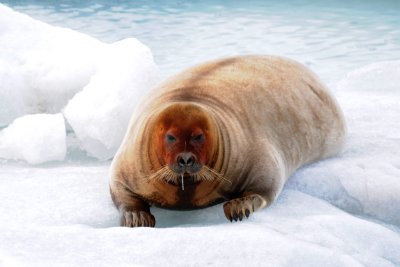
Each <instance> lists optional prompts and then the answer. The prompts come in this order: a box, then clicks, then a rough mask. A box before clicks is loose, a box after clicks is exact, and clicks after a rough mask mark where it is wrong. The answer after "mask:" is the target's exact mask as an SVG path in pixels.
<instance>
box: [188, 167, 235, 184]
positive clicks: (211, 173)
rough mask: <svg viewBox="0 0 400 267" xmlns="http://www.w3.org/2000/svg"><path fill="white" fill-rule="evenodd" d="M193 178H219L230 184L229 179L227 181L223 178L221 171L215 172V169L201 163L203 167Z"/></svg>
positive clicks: (205, 179)
mask: <svg viewBox="0 0 400 267" xmlns="http://www.w3.org/2000/svg"><path fill="white" fill-rule="evenodd" d="M194 176H195V179H198V180H199V181H210V182H212V181H214V180H221V181H223V182H227V183H230V184H232V182H231V181H229V180H228V179H227V178H225V177H224V176H223V175H222V174H221V173H219V172H217V171H216V170H214V169H212V168H210V167H208V166H205V165H203V167H202V168H201V169H200V171H199V172H197V173H196V174H195V175H194Z"/></svg>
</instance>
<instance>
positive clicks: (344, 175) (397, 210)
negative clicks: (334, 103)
mask: <svg viewBox="0 0 400 267" xmlns="http://www.w3.org/2000/svg"><path fill="white" fill-rule="evenodd" d="M399 67H400V61H392V62H383V63H376V64H372V65H368V66H366V67H363V68H360V69H357V70H355V71H352V72H351V73H350V74H349V75H347V78H346V79H344V80H342V81H340V82H339V83H338V87H340V88H341V89H343V90H342V91H339V92H338V94H337V97H338V100H339V103H340V105H341V107H342V108H343V111H344V114H345V117H346V120H347V124H348V140H347V144H346V146H345V149H344V151H343V153H342V154H341V155H340V156H339V157H336V158H334V159H329V160H326V161H322V162H318V163H315V164H312V165H310V166H307V167H305V168H302V169H301V170H299V171H298V172H296V174H295V175H294V177H292V179H290V180H289V185H288V187H289V188H296V189H297V190H301V191H303V192H306V193H308V194H311V195H313V196H316V197H319V198H322V199H325V200H327V201H329V202H331V203H333V204H335V205H336V206H338V207H340V208H342V209H344V210H346V211H348V212H351V213H355V214H364V215H368V216H371V217H372V218H375V219H379V220H382V221H385V222H387V223H391V224H395V225H400V198H399V194H400V179H399V178H400V157H399V151H400V119H399V114H400V105H399V103H400V90H398V89H399V85H400V73H399V72H398V71H399ZM373 73H375V74H376V75H375V76H374V74H373ZM373 77H375V79H376V81H374V79H373ZM344 81H346V82H345V83H344ZM393 81H397V84H393ZM374 84H375V85H378V84H379V88H378V87H376V86H375V85H374ZM374 90H375V91H374ZM396 90H397V91H396ZM396 92H397V93H396Z"/></svg>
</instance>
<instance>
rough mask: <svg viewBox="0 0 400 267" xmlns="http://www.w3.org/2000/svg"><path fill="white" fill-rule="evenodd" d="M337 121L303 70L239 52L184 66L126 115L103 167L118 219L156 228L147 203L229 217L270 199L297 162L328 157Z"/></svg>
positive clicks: (334, 149)
mask: <svg viewBox="0 0 400 267" xmlns="http://www.w3.org/2000/svg"><path fill="white" fill-rule="evenodd" d="M344 138H345V122H344V119H343V115H342V112H341V110H340V108H339V107H338V105H337V103H336V101H335V100H334V98H333V97H332V96H331V95H330V94H329V92H328V90H327V89H326V88H325V87H324V85H323V84H322V83H321V82H320V81H319V80H318V78H317V77H316V76H315V75H314V74H313V73H312V72H311V71H310V70H308V69H307V68H305V67H304V66H302V65H301V64H299V63H297V62H294V61H292V60H288V59H284V58H280V57H271V56H242V57H235V58H227V59H222V60H218V61H213V62H209V63H205V64H202V65H199V66H196V67H194V68H190V69H188V70H186V71H184V72H182V73H180V74H178V75H176V76H174V77H172V78H171V79H169V80H168V81H166V82H164V83H163V84H161V85H160V86H159V87H158V88H157V89H156V90H155V91H153V92H152V95H151V96H150V97H149V98H148V99H147V101H145V102H144V103H143V104H142V106H141V107H140V108H139V110H138V111H137V112H135V114H134V115H133V118H132V119H131V122H130V125H129V127H128V131H127V133H126V135H125V138H124V140H123V142H122V144H121V147H120V148H119V151H118V152H117V154H116V156H115V158H114V160H113V163H112V167H111V181H110V190H111V195H112V198H113V201H114V203H115V204H116V206H117V207H118V208H119V210H120V212H121V225H124V226H154V224H155V220H154V217H153V216H152V215H151V213H150V209H149V206H150V205H152V204H154V205H157V206H161V207H166V208H173V209H195V208H202V207H206V206H209V205H212V204H215V203H218V202H222V201H228V202H227V203H225V205H224V212H225V215H226V217H227V218H228V219H229V220H231V221H232V220H235V221H236V220H238V219H239V220H242V218H243V217H244V216H246V217H248V216H249V214H250V213H251V212H253V211H255V210H257V209H259V208H262V207H265V206H267V205H269V204H271V203H272V202H273V201H274V200H275V199H276V198H277V196H278V195H279V193H280V192H281V190H282V187H283V185H284V184H285V182H286V180H287V178H288V177H289V176H290V175H291V174H292V173H293V171H295V170H296V169H297V168H299V167H300V166H302V165H304V164H307V163H311V162H314V161H316V160H320V159H323V158H325V157H329V156H333V155H335V154H336V153H338V152H339V151H340V149H341V147H342V144H343V142H344Z"/></svg>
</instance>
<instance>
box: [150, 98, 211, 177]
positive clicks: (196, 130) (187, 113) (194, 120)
mask: <svg viewBox="0 0 400 267" xmlns="http://www.w3.org/2000/svg"><path fill="white" fill-rule="evenodd" d="M156 130H157V134H156V139H157V140H156V142H157V143H158V145H157V150H158V151H156V154H157V156H158V159H159V162H160V163H161V165H162V166H164V165H167V166H168V167H169V168H170V170H172V171H173V172H174V173H175V174H178V175H193V174H196V173H197V172H199V171H200V170H201V168H202V167H203V166H204V165H206V164H207V162H208V161H209V160H210V158H211V152H212V151H213V149H212V148H213V146H214V141H213V139H214V138H213V134H212V132H213V131H212V123H211V120H210V117H209V116H208V114H207V113H206V112H205V111H204V110H203V109H202V108H200V107H198V106H196V105H193V104H187V103H185V104H183V103H177V104H173V105H171V106H169V107H167V108H166V109H165V110H163V111H162V112H161V113H160V115H159V119H158V122H157V126H156Z"/></svg>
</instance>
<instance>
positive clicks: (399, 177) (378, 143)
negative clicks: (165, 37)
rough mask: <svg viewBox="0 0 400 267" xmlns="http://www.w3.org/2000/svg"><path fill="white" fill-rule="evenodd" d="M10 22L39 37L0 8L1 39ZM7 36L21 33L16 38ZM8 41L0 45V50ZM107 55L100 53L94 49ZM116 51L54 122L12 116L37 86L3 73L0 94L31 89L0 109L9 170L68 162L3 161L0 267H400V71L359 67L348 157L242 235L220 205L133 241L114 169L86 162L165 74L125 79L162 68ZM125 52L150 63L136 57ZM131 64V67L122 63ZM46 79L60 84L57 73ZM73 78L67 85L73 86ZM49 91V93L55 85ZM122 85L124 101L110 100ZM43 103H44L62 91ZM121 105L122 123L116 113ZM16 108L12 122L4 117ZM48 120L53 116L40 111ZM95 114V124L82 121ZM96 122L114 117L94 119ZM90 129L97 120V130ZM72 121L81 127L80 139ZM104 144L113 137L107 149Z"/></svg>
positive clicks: (304, 178) (352, 78)
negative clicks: (122, 216)
mask: <svg viewBox="0 0 400 267" xmlns="http://www.w3.org/2000/svg"><path fill="white" fill-rule="evenodd" d="M10 14H11V15H12V16H11V15H10ZM3 15H4V16H3ZM14 15H15V16H18V17H14ZM9 20H14V23H15V29H16V31H17V30H18V29H19V27H22V26H18V25H22V24H23V22H24V21H26V22H27V24H29V25H31V27H36V26H35V23H34V22H33V21H32V20H31V19H29V18H28V17H25V16H23V15H20V14H17V13H15V14H14V13H13V12H12V11H10V10H9V9H8V8H5V7H4V6H1V5H0V34H2V33H3V32H4V28H7V27H11V26H10V25H11V24H10V23H9ZM5 25H6V26H7V25H8V26H7V27H6V26H5ZM44 25H45V24H43V25H42V26H43V27H45V26H44ZM49 27H50V26H49ZM39 28H41V26H40V27H38V28H34V29H33V30H32V32H31V33H30V35H31V36H30V38H32V40H35V38H37V40H38V41H40V40H41V38H43V36H41V37H36V35H35V34H34V33H35V32H36V31H37V33H38V34H41V31H40V30H39ZM52 29H53V30H54V34H56V32H59V33H60V36H64V35H65V34H66V32H65V29H61V28H56V29H55V28H52ZM8 31H9V34H13V30H12V29H11V30H10V29H9V30H8ZM76 34H78V33H76ZM0 37H1V36H0ZM81 37H82V36H81ZM7 38H11V37H7ZM78 38H80V37H78ZM82 40H83V39H81V40H80V41H82ZM3 42H4V39H2V38H0V48H2V47H4V46H2V45H3ZM77 42H78V41H77ZM96 43H97V41H96V40H93V48H95V47H96V46H97V44H96ZM33 44H34V43H33ZM22 45H26V43H24V42H21V46H22ZM33 46H34V45H33ZM39 46H40V45H39ZM105 47H106V48H104V50H103V52H104V58H103V57H102V58H99V61H98V62H97V63H96V67H95V69H94V70H93V73H92V74H88V75H87V77H88V78H87V80H86V82H85V84H82V88H83V90H81V91H80V92H79V93H76V92H75V93H76V94H75V93H74V94H75V95H74V94H73V93H71V95H70V98H71V100H70V102H69V103H68V101H64V104H60V105H59V106H58V107H57V108H56V110H57V112H56V111H54V113H57V114H54V115H51V114H35V115H26V116H23V117H21V118H17V117H20V116H22V115H23V114H25V113H24V112H25V111H24V112H23V113H18V114H17V112H16V110H20V108H21V107H24V108H26V107H27V106H25V104H24V103H23V102H18V101H16V102H14V103H12V105H11V103H10V101H12V100H13V99H14V98H15V100H18V99H20V98H19V97H20V96H21V95H22V94H29V95H30V98H31V99H33V100H34V98H32V97H34V96H36V93H35V92H33V91H32V92H28V91H24V90H34V89H32V88H31V87H30V86H32V84H29V83H26V80H25V79H21V80H18V79H17V76H18V75H17V74H15V73H14V71H20V69H21V67H22V66H23V65H20V66H19V65H15V66H14V67H13V68H10V69H9V68H7V69H4V68H1V66H2V65H1V64H0V79H4V75H8V77H9V78H7V80H1V82H3V81H5V82H6V83H8V84H14V85H15V86H17V85H18V86H22V87H18V88H19V89H21V88H25V89H21V90H22V91H19V90H8V89H5V88H6V87H1V86H3V83H0V94H2V93H3V92H4V90H8V91H6V93H4V96H5V97H8V100H7V101H5V100H4V101H3V99H2V98H1V97H0V101H3V102H1V105H0V109H1V112H0V116H3V117H1V118H2V120H3V121H2V122H3V123H4V122H6V121H7V123H6V124H8V123H11V124H10V125H9V126H8V127H6V128H4V129H2V130H1V132H0V157H6V158H16V159H25V160H26V161H28V162H29V163H31V164H36V163H39V161H42V160H44V159H45V157H47V156H50V155H51V154H52V153H53V152H54V151H55V150H56V149H60V151H59V153H57V154H58V155H59V156H60V158H57V159H56V157H55V156H54V157H53V158H52V159H45V160H44V161H47V160H52V161H54V160H62V159H63V158H64V156H65V146H63V145H62V144H65V142H67V148H68V151H67V152H68V153H67V156H66V158H65V160H64V161H62V162H51V163H49V162H47V163H46V162H44V163H42V164H40V165H35V166H32V165H29V164H27V163H24V162H14V161H11V162H10V161H5V160H4V161H2V162H0V266H205V265H211V266H239V265H240V266H242V265H249V266H352V267H353V266H371V267H375V266H383V267H386V266H400V227H399V226H400V197H399V196H400V153H398V151H400V119H399V114H400V105H399V103H400V86H399V84H400V83H399V77H400V75H399V69H400V61H398V60H397V61H386V62H376V63H374V64H372V65H368V66H364V67H361V68H358V69H356V70H353V71H351V72H350V73H348V74H347V75H346V76H345V77H343V79H341V80H339V81H337V82H335V83H333V84H331V85H330V87H331V88H332V89H333V92H334V94H335V95H336V97H337V99H338V102H339V104H340V105H341V107H342V108H343V111H344V114H345V118H346V120H347V124H348V135H349V136H348V140H347V143H346V145H345V148H344V150H343V152H342V153H341V154H340V155H338V156H337V157H334V158H330V159H326V160H324V161H321V162H318V163H314V164H311V165H309V166H305V167H303V168H301V169H300V170H298V171H297V172H296V173H295V174H294V175H293V176H292V177H291V178H290V180H289V182H288V183H287V185H286V186H285V188H284V190H283V192H282V194H281V195H280V197H279V198H278V200H277V201H276V202H275V203H274V204H273V205H272V206H271V207H269V208H267V209H263V210H261V211H258V212H256V213H254V214H252V215H251V217H250V218H249V219H247V220H245V221H244V222H240V223H239V222H237V223H230V222H229V221H227V220H226V218H225V216H224V214H223V209H222V204H219V205H216V206H213V207H210V208H207V209H201V210H196V211H171V210H163V209H158V208H152V209H151V211H152V213H153V214H154V216H155V218H156V221H157V222H156V228H137V229H130V228H122V227H118V221H119V220H118V217H119V215H118V212H117V210H116V209H115V207H114V205H113V203H112V200H111V197H110V195H109V189H108V171H109V165H110V161H98V160H94V159H89V158H87V157H85V155H84V153H82V151H79V150H80V148H84V149H85V150H86V151H87V152H88V153H89V154H91V155H97V156H98V157H99V158H101V159H105V158H107V157H108V155H109V153H110V152H109V151H111V147H112V146H113V142H115V141H113V138H114V134H115V135H118V134H119V131H120V130H116V131H115V132H114V134H113V131H112V130H113V129H114V128H115V129H116V128H118V127H119V126H118V125H111V124H110V127H104V125H107V124H108V123H113V122H115V121H114V120H112V116H114V118H115V116H121V122H122V120H123V119H122V117H123V116H124V115H121V114H122V113H124V114H125V113H128V109H129V112H131V111H132V110H133V109H134V106H135V105H136V103H138V102H139V101H140V98H142V97H143V96H144V95H145V94H146V90H147V89H145V88H143V89H140V86H139V87H134V86H133V81H132V80H130V78H129V77H131V76H130V75H131V74H132V73H133V72H134V73H137V75H138V76H135V78H133V79H139V80H140V82H139V83H140V84H148V85H149V84H150V83H152V82H153V79H154V80H156V79H157V75H156V74H155V75H154V76H152V75H153V74H151V73H147V72H146V71H143V72H141V70H140V69H139V70H136V71H137V72H136V71H135V70H132V69H130V68H127V67H128V66H130V65H129V64H130V63H129V62H132V60H134V59H135V60H136V59H137V60H138V61H140V60H143V61H140V62H141V65H142V67H143V69H146V68H148V69H150V70H151V69H153V68H154V65H153V63H152V62H153V61H152V60H150V57H151V54H150V52H149V51H148V50H147V49H146V48H145V47H143V46H141V45H140V43H138V42H137V41H136V40H134V39H126V40H123V41H121V42H117V43H113V44H110V45H105ZM128 47H134V48H135V49H133V50H138V51H141V52H140V53H139V52H138V54H136V53H135V52H134V51H132V52H131V53H127V51H126V50H128ZM15 49H17V50H18V49H19V48H18V46H16V48H15ZM11 51H13V50H12V47H11V46H10V50H9V52H10V53H11ZM23 51H25V50H24V49H21V50H19V52H15V55H13V53H14V52H12V53H11V54H8V53H5V52H4V50H1V49H0V53H2V54H0V62H2V63H4V61H5V59H7V56H6V54H7V55H12V56H14V57H19V56H20V53H22V52H23ZM3 52H4V54H3ZM139 54H140V55H139ZM124 55H126V58H127V61H126V62H122V61H123V60H122V58H123V56H124ZM136 56H138V58H136ZM22 58H24V59H27V57H23V56H21V59H22ZM146 58H147V59H146ZM58 60H60V59H58ZM109 60H110V61H109ZM57 62H58V61H57V60H55V61H54V64H56V63H57ZM107 62H114V63H115V64H117V65H118V66H123V68H121V69H120V68H118V70H117V69H114V68H113V67H112V66H114V65H113V64H114V63H113V64H110V65H108V64H107ZM35 64H36V63H35ZM31 66H32V69H31V71H39V69H36V68H37V67H39V66H40V64H39V65H36V67H33V66H34V64H32V65H31ZM47 67H48V69H49V70H51V71H56V70H58V68H59V66H58V67H57V66H53V65H48V66H47ZM131 71H132V73H131ZM77 72H79V71H77ZM83 72H84V71H82V72H79V73H83ZM95 73H96V74H95ZM118 73H120V75H121V77H124V78H123V79H121V80H118V83H120V84H117V81H116V80H115V77H119V76H118ZM155 73H156V72H155ZM2 75H3V76H2ZM13 75H15V76H13ZM34 75H39V74H38V73H36V74H34ZM85 75H86V74H85ZM85 75H83V76H85ZM39 76H41V75H39ZM18 77H20V76H18ZM63 77H67V76H63ZM63 77H61V76H60V81H66V80H65V79H66V78H65V79H64V78H63ZM85 77H86V76H85ZM122 80H123V81H122ZM43 84H45V83H43ZM48 84H49V87H52V85H53V84H56V85H57V84H58V82H56V80H54V82H53V83H50V82H49V83H48ZM111 85H114V86H115V88H114V89H113V90H111V91H108V90H107V89H109V88H110V86H111ZM129 85H132V86H129ZM63 86H64V85H63ZM125 86H128V87H129V90H132V95H130V94H129V97H131V96H132V98H131V99H130V100H127V101H128V102H129V101H131V102H129V103H131V104H132V106H130V105H127V104H126V103H127V102H123V100H121V98H120V95H119V94H125V92H124V91H120V88H122V87H125ZM149 86H150V85H149ZM144 87H145V86H144ZM15 88H17V87H15ZM131 88H132V89H131ZM137 88H139V89H137ZM41 90H44V91H46V94H47V90H51V88H46V86H44V87H43V89H41ZM65 90H67V89H65ZM65 90H64V89H63V90H62V92H65ZM12 94H14V95H12ZM19 94H21V95H19ZM49 94H50V91H49ZM54 94H55V95H56V92H54ZM1 96H3V95H1ZM127 97H128V96H127ZM61 98H64V96H60V99H61ZM68 100H69V99H68ZM89 100H90V101H89ZM107 100H109V102H107ZM24 101H25V100H24ZM34 101H36V100H34ZM34 101H33V102H32V103H34ZM91 101H93V103H91ZM119 101H121V102H119ZM85 102H86V103H85ZM67 103H68V104H67ZM3 105H8V106H9V107H6V108H4V107H5V106H3ZM14 105H15V106H14ZM18 105H20V106H18ZM63 105H68V106H67V108H65V110H64V114H65V116H66V117H67V118H69V119H70V122H69V124H70V125H71V126H72V127H71V129H69V130H68V135H66V130H65V128H63V127H65V124H64V118H63V115H62V114H60V110H59V109H62V108H63V107H62V106H63ZM85 105H86V106H85ZM119 105H122V106H124V107H123V108H124V110H118V108H119V107H118V106H119ZM96 106H97V107H98V109H97V111H98V112H95V111H96V109H95V107H96ZM127 106H128V107H127ZM30 107H33V108H34V107H35V105H32V106H30ZM86 107H87V109H86ZM3 108H4V109H3ZM7 108H8V110H11V111H12V112H8V113H6V112H5V111H4V110H6V109H7ZM12 108H16V109H15V110H12ZM45 111H48V112H50V111H49V110H33V109H32V110H31V111H29V112H34V113H37V112H45ZM26 112H28V111H26ZM86 112H87V114H90V115H88V118H85V117H84V116H83V115H82V113H86ZM98 113H101V114H103V117H96V115H98ZM10 114H11V115H12V116H11V115H10ZM79 114H81V115H82V121H81V122H82V124H80V125H79V123H80V122H79V118H78V115H79ZM108 115H110V117H107V116H108ZM90 118H92V119H93V121H94V122H95V121H96V123H94V122H93V123H94V124H93V126H92V125H91V121H90ZM74 119H75V120H77V121H78V122H77V123H78V125H75V126H74V122H73V121H74ZM118 120H119V118H118ZM84 121H85V122H84ZM85 123H86V125H87V128H91V127H93V128H91V129H89V131H88V132H89V133H94V132H95V131H96V130H99V129H101V130H102V131H104V132H103V133H100V134H99V135H97V136H95V135H92V136H94V137H90V134H86V133H83V130H82V132H80V130H78V129H81V128H85V127H84V125H85ZM115 123H116V122H115ZM96 125H97V126H98V128H96V127H97V126H96ZM69 127H70V126H68V128H69ZM123 127H124V126H122V125H121V129H122V128H123ZM95 129H96V130H95ZM73 130H74V131H73ZM101 134H104V136H108V137H106V138H105V139H103V137H101V136H100V135H101ZM75 136H76V137H77V138H75ZM65 140H67V141H65ZM82 140H84V141H82ZM87 140H98V142H99V144H98V145H93V146H91V145H87V144H89V143H91V141H87ZM93 142H94V141H93ZM43 144H45V145H43ZM60 144H61V145H60ZM83 144H85V145H83ZM63 147H64V148H63ZM61 148H63V149H64V152H62V151H61V150H62V149H61ZM41 149H44V150H43V151H42V150H41ZM25 151H26V153H28V154H25ZM4 153H5V154H6V156H4ZM32 153H39V154H40V155H33V156H32V155H31V154H32ZM61 156H62V157H61Z"/></svg>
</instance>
